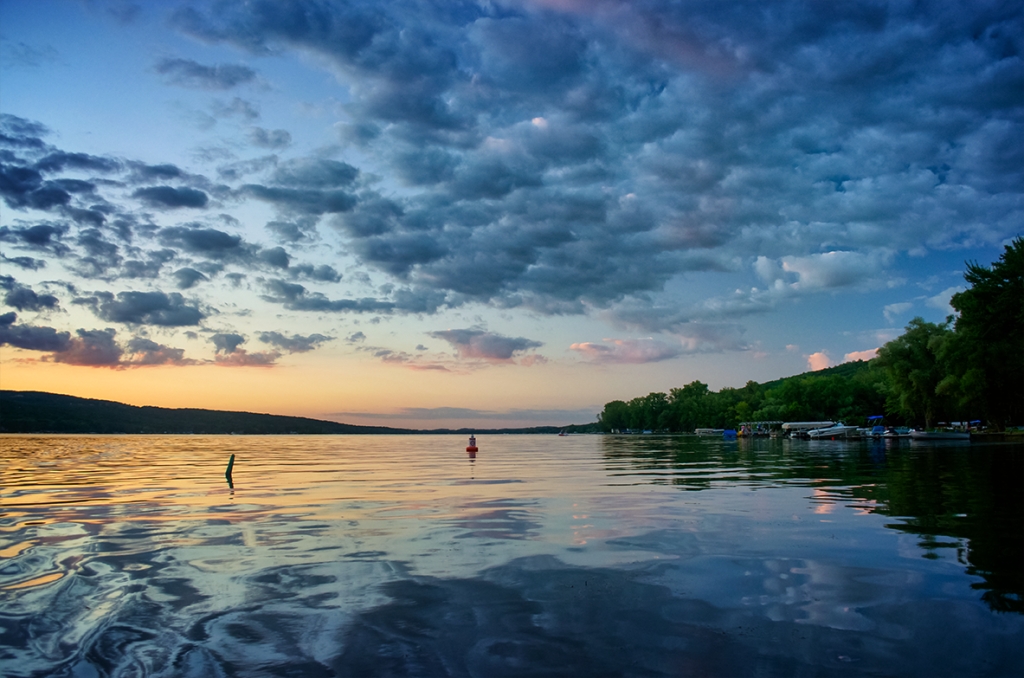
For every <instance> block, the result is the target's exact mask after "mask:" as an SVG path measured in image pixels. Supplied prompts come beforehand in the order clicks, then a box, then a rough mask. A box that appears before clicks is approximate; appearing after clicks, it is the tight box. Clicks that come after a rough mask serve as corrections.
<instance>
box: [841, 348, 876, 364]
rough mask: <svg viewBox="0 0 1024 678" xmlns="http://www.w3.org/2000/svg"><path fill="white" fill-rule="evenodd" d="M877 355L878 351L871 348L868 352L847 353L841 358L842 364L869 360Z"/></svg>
mask: <svg viewBox="0 0 1024 678" xmlns="http://www.w3.org/2000/svg"><path fill="white" fill-rule="evenodd" d="M876 355H878V349H877V348H873V349H871V350H869V351H854V352H853V353H847V354H846V355H844V356H843V362H844V363H848V362H851V361H854V360H871V359H872V358H874V357H875V356H876Z"/></svg>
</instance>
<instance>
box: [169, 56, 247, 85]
mask: <svg viewBox="0 0 1024 678" xmlns="http://www.w3.org/2000/svg"><path fill="white" fill-rule="evenodd" d="M154 70H156V72H157V73H159V74H160V75H163V76H165V81H166V82H167V83H168V84H171V85H177V86H179V87H188V88H191V89H206V90H227V89H232V88H234V87H237V86H239V85H244V84H247V83H250V82H253V81H254V80H255V79H256V71H254V70H252V69H251V68H249V67H248V66H239V65H235V64H220V65H217V66H205V65H203V64H200V63H198V62H196V61H192V60H191V59H173V58H165V59H161V60H160V61H158V62H157V64H156V66H155V67H154Z"/></svg>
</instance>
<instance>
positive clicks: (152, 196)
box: [132, 186, 209, 209]
mask: <svg viewBox="0 0 1024 678" xmlns="http://www.w3.org/2000/svg"><path fill="white" fill-rule="evenodd" d="M132 197H133V198H138V199H139V200H142V201H143V202H145V203H146V204H148V205H149V206H150V207H165V208H168V209H177V208H179V207H192V208H201V207H206V204H207V202H209V196H207V195H206V193H204V192H203V191H200V190H198V189H195V188H188V187H183V188H174V187H173V186H149V187H147V188H140V189H138V190H136V191H135V192H134V193H132Z"/></svg>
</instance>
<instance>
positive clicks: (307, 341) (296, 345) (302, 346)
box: [229, 332, 334, 353]
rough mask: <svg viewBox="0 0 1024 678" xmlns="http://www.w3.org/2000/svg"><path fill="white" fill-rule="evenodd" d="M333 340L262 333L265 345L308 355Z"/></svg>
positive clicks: (319, 336)
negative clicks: (307, 353)
mask: <svg viewBox="0 0 1024 678" xmlns="http://www.w3.org/2000/svg"><path fill="white" fill-rule="evenodd" d="M333 339H334V337H328V336H325V335H323V334H311V335H309V336H306V337H304V336H302V335H300V334H293V335H292V336H290V337H286V336H285V335H283V334H281V333H280V332H261V333H260V341H262V342H263V343H264V344H270V345H271V346H276V347H277V348H279V349H281V350H283V351H287V352H288V353H306V352H308V351H312V350H313V349H315V348H318V347H319V346H320V344H322V343H324V342H328V341H333ZM229 353H230V351H229Z"/></svg>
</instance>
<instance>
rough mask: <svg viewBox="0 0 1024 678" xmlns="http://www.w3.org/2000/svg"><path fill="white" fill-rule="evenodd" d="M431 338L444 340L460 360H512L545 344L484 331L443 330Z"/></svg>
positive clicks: (433, 333) (432, 334) (431, 333)
mask: <svg viewBox="0 0 1024 678" xmlns="http://www.w3.org/2000/svg"><path fill="white" fill-rule="evenodd" d="M429 334H430V336H432V337H435V338H437V339H444V340H445V341H447V342H448V343H449V344H451V345H452V347H453V348H454V349H455V350H456V351H458V354H459V357H460V358H479V359H483V360H499V361H507V360H511V359H512V357H513V356H515V355H516V354H517V353H523V352H525V351H528V350H530V349H532V348H540V347H541V346H543V345H544V344H543V343H541V342H539V341H533V340H532V339H526V338H524V337H515V338H513V337H505V336H502V335H500V334H493V333H491V332H485V331H484V330H473V329H465V330H443V331H439V332H430V333H429Z"/></svg>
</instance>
